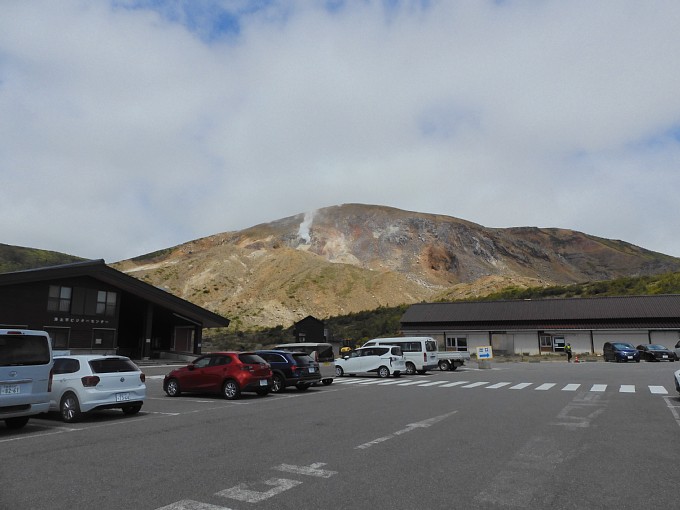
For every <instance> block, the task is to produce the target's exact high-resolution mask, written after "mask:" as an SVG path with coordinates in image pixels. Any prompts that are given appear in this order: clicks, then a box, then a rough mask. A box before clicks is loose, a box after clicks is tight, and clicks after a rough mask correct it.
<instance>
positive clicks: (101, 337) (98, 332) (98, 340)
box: [92, 329, 116, 349]
mask: <svg viewBox="0 0 680 510" xmlns="http://www.w3.org/2000/svg"><path fill="white" fill-rule="evenodd" d="M115 346H116V331H115V330H114V329H93V330H92V348H93V349H113V348H114V347H115Z"/></svg>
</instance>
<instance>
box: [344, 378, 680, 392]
mask: <svg viewBox="0 0 680 510" xmlns="http://www.w3.org/2000/svg"><path fill="white" fill-rule="evenodd" d="M335 382H337V384H354V385H359V386H368V385H371V384H373V385H380V386H387V385H395V386H397V385H398V386H414V385H417V386H418V387H420V388H424V387H437V388H455V387H461V388H466V389H469V388H480V387H484V388H485V389H489V390H497V389H501V388H505V389H509V390H523V389H525V388H529V387H530V386H533V390H535V391H548V390H551V389H559V390H560V391H578V389H579V388H581V387H582V386H584V385H583V384H581V383H567V384H564V385H560V386H558V383H542V384H539V383H530V382H523V383H517V384H514V383H512V382H507V381H503V382H497V383H492V382H488V381H476V382H475V381H452V382H447V380H438V381H432V380H427V379H426V378H414V379H411V380H404V379H403V378H400V379H396V378H395V379H389V380H386V379H381V378H375V379H366V378H358V379H342V380H340V379H335ZM610 386H612V389H611V391H617V392H618V393H637V392H639V390H640V391H641V389H639V388H637V387H636V385H635V384H621V385H618V386H615V385H608V384H592V385H590V387H589V388H588V386H586V387H585V388H584V389H585V390H586V391H590V392H593V393H603V392H605V391H607V388H609V387H610ZM647 388H648V389H649V393H651V394H652V395H668V394H669V390H668V389H667V388H666V387H665V386H655V385H651V384H650V385H649V386H647Z"/></svg>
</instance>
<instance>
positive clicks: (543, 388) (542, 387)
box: [535, 383, 555, 391]
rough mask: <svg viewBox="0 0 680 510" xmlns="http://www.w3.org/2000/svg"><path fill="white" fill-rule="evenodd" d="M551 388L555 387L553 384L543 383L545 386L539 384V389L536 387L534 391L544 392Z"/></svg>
mask: <svg viewBox="0 0 680 510" xmlns="http://www.w3.org/2000/svg"><path fill="white" fill-rule="evenodd" d="M553 386H555V383H545V384H541V385H540V386H539V387H537V388H535V389H536V391H545V390H549V389H550V388H552V387H553Z"/></svg>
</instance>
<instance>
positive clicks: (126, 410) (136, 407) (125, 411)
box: [123, 404, 142, 416]
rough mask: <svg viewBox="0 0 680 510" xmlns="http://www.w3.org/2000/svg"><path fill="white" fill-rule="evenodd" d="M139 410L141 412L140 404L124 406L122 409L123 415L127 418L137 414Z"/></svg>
mask: <svg viewBox="0 0 680 510" xmlns="http://www.w3.org/2000/svg"><path fill="white" fill-rule="evenodd" d="M141 410H142V404H135V405H133V406H125V407H124V408H123V414H127V415H128V416H132V415H133V414H137V413H138V412H139V411H141Z"/></svg>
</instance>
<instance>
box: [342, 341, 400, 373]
mask: <svg viewBox="0 0 680 510" xmlns="http://www.w3.org/2000/svg"><path fill="white" fill-rule="evenodd" d="M405 370H406V362H405V361H404V356H403V354H402V352H401V348H400V347H399V346H396V345H380V346H378V347H362V348H360V349H357V350H355V351H352V352H351V353H350V354H349V355H347V356H343V357H342V358H338V359H336V360H335V373H336V374H337V376H338V377H342V376H343V375H345V374H348V375H355V374H378V376H379V377H389V376H390V375H394V377H399V376H400V375H401V373H402V372H404V371H405Z"/></svg>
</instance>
